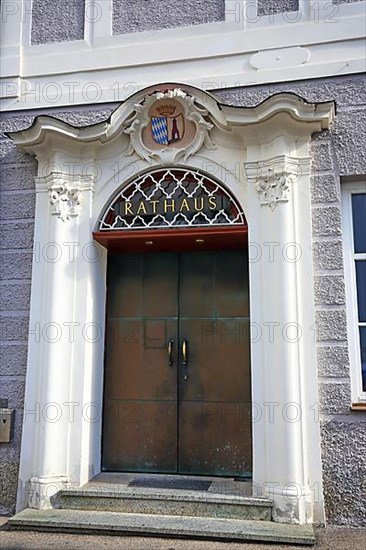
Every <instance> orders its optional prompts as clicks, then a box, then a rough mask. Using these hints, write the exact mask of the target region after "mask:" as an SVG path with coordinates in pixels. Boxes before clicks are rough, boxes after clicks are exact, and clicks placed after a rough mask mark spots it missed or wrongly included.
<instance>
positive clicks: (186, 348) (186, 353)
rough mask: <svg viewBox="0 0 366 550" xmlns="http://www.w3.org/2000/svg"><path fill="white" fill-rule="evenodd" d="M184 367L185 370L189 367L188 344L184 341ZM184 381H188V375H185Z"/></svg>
mask: <svg viewBox="0 0 366 550" xmlns="http://www.w3.org/2000/svg"><path fill="white" fill-rule="evenodd" d="M182 365H183V367H184V368H187V365H188V342H187V340H183V342H182ZM184 380H188V375H187V374H185V375H184Z"/></svg>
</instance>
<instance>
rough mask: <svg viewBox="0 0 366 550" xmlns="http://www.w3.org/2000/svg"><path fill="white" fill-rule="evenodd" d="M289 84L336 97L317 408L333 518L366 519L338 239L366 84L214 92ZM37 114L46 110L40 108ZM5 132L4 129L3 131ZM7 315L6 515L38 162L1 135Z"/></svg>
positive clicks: (239, 97) (323, 82)
mask: <svg viewBox="0 0 366 550" xmlns="http://www.w3.org/2000/svg"><path fill="white" fill-rule="evenodd" d="M280 91H290V92H291V91H292V92H295V93H297V94H298V95H300V96H302V97H304V98H305V99H307V100H308V101H330V100H335V101H336V102H337V108H338V112H337V118H336V122H335V124H334V125H333V127H332V129H331V131H330V132H321V133H319V134H317V135H315V136H314V139H313V141H312V156H313V174H312V208H313V255H314V268H315V280H314V288H315V305H316V312H317V363H318V374H319V404H320V410H321V413H322V414H321V433H322V453H323V454H322V458H323V475H324V489H325V499H326V514H327V520H328V521H329V522H330V523H339V524H348V525H361V524H364V523H365V518H366V502H365V499H364V489H365V485H364V480H365V479H366V447H365V443H366V441H365V433H366V414H365V413H363V412H352V411H351V410H350V380H349V358H348V349H347V334H346V315H345V294H344V280H343V258H342V240H341V212H340V176H343V175H354V174H365V173H366V148H365V146H364V143H363V142H364V137H365V135H366V117H365V114H366V108H365V106H366V90H365V88H364V86H363V77H362V76H342V77H337V78H329V79H319V80H316V81H303V82H296V83H291V84H287V83H281V84H276V85H266V86H253V87H248V88H237V89H232V90H228V89H226V90H225V89H217V90H214V91H213V93H214V95H216V96H217V98H218V99H220V100H221V101H225V102H227V103H230V104H233V105H246V106H250V105H256V104H258V103H260V102H261V101H263V100H264V99H265V98H266V97H269V96H270V95H272V94H273V93H276V92H280ZM114 108H115V105H108V106H103V105H101V106H95V108H94V107H84V108H81V107H79V108H69V109H66V108H64V109H58V110H57V109H52V110H51V109H50V110H48V111H46V110H45V111H43V112H48V113H50V114H52V115H54V116H57V117H58V118H60V119H62V120H65V121H67V122H70V123H71V124H73V125H79V126H84V125H88V124H91V123H95V122H98V121H100V120H104V119H106V118H107V117H108V116H109V114H110V113H111V112H112V111H113V110H114ZM37 114H40V113H39V112H38V113H37ZM33 116H34V113H24V112H22V113H8V114H4V115H3V119H2V127H1V131H2V132H5V131H14V130H20V129H24V128H26V127H28V126H29V125H30V124H31V122H32V120H33ZM2 136H3V134H2ZM0 154H1V156H2V162H3V166H2V174H1V175H2V178H1V181H2V183H1V189H0V192H1V195H0V198H1V214H2V221H1V223H0V231H1V234H2V237H1V240H0V242H1V264H0V275H1V283H0V284H1V290H2V291H3V292H1V295H2V296H1V300H2V305H3V307H4V312H3V313H2V316H1V333H0V337H1V340H2V344H3V348H2V357H1V359H2V360H1V363H0V364H1V371H0V375H1V385H0V387H1V393H0V398H7V399H9V406H11V407H14V408H15V409H16V429H15V437H14V440H13V442H12V443H10V444H0V462H1V464H2V468H1V475H0V502H1V503H2V504H1V507H0V513H5V512H8V513H12V512H13V511H14V504H15V493H16V480H17V469H18V461H19V451H20V438H21V420H22V408H23V398H24V379H25V368H26V347H27V326H28V309H29V287H30V278H31V266H32V244H33V243H32V238H33V215H34V214H33V212H34V187H33V177H34V175H35V174H36V163H35V161H34V160H33V159H32V158H31V157H29V156H28V155H23V154H21V153H19V152H18V151H17V150H16V149H15V147H14V145H13V144H12V143H11V141H10V140H8V139H7V138H6V137H4V136H3V137H1V138H0Z"/></svg>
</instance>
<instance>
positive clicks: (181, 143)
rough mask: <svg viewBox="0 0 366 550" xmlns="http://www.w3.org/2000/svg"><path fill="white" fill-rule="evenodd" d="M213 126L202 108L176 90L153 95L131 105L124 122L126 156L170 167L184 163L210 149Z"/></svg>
mask: <svg viewBox="0 0 366 550" xmlns="http://www.w3.org/2000/svg"><path fill="white" fill-rule="evenodd" d="M213 127H214V124H213V122H212V121H211V118H210V116H209V113H208V111H207V109H206V108H205V106H204V105H201V104H200V103H199V101H198V100H197V98H196V97H194V96H192V95H190V94H188V93H187V92H185V91H184V90H182V89H180V88H172V89H167V90H165V91H155V92H153V93H151V94H149V95H147V96H146V97H145V98H143V99H141V101H140V102H139V103H136V104H135V105H134V111H133V113H132V114H131V115H130V117H129V118H128V119H127V120H126V121H125V128H124V130H123V131H124V133H126V134H128V135H129V136H130V143H129V146H128V148H127V150H126V154H127V155H132V154H133V153H134V152H136V153H137V154H138V155H139V156H140V157H141V158H143V159H144V160H147V161H148V162H150V163H152V162H156V160H159V161H160V163H162V164H174V163H176V162H177V161H178V159H180V158H184V159H187V158H188V157H189V156H191V155H193V154H194V153H195V152H197V151H198V150H199V149H200V148H201V147H202V146H203V145H205V146H206V147H207V148H208V149H214V148H215V145H214V144H213V143H212V141H211V138H210V135H209V134H210V131H211V130H212V129H213Z"/></svg>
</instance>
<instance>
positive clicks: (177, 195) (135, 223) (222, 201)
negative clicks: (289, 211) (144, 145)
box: [99, 168, 246, 231]
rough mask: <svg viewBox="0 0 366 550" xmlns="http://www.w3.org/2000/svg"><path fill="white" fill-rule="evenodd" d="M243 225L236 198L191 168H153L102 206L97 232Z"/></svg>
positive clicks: (212, 180)
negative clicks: (104, 208) (105, 206)
mask: <svg viewBox="0 0 366 550" xmlns="http://www.w3.org/2000/svg"><path fill="white" fill-rule="evenodd" d="M233 224H237V225H240V224H241V225H246V220H245V217H244V214H243V212H242V210H241V208H240V207H239V205H238V203H237V201H236V200H235V199H234V198H233V197H232V195H231V194H230V193H229V192H228V191H227V190H226V189H225V188H224V187H223V186H222V184H220V183H219V182H217V181H215V180H214V179H211V178H210V177H208V176H205V175H203V174H202V173H200V172H197V171H194V170H187V169H183V168H174V169H169V168H168V169H156V170H153V171H151V172H148V173H147V174H144V175H141V176H140V177H138V178H137V179H136V180H135V181H133V182H132V183H131V184H129V185H128V186H127V187H126V188H124V189H123V190H122V191H121V192H120V193H119V194H118V195H117V197H116V198H114V199H113V201H112V203H111V204H110V205H109V206H108V208H107V209H106V211H105V213H104V216H103V218H102V220H101V221H100V226H99V230H100V231H122V230H125V229H156V228H159V229H161V228H163V227H185V226H201V227H202V226H216V225H233Z"/></svg>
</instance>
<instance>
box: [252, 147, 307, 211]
mask: <svg viewBox="0 0 366 550" xmlns="http://www.w3.org/2000/svg"><path fill="white" fill-rule="evenodd" d="M308 165H309V159H307V158H306V159H297V158H292V157H288V156H285V155H283V156H278V157H274V158H271V159H268V160H266V161H258V162H248V163H246V165H245V170H246V176H247V180H248V182H249V183H250V184H254V185H255V188H256V190H257V193H258V199H259V201H260V204H261V205H263V206H269V207H270V209H271V210H275V208H276V207H277V205H278V203H280V202H288V200H289V198H290V193H291V188H292V186H293V184H294V182H295V181H297V180H298V179H299V178H300V177H301V176H302V175H303V174H304V173H305V171H308Z"/></svg>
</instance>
